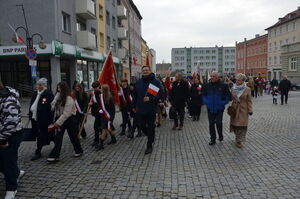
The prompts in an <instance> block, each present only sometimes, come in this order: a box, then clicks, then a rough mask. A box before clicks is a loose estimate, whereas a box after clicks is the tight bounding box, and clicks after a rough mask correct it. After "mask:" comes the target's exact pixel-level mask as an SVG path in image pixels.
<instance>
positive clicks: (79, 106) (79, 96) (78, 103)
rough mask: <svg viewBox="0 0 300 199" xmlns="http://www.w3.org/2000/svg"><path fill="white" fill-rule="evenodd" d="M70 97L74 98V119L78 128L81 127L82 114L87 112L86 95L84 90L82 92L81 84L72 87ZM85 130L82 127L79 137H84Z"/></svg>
mask: <svg viewBox="0 0 300 199" xmlns="http://www.w3.org/2000/svg"><path fill="white" fill-rule="evenodd" d="M72 97H73V98H74V100H75V107H76V115H75V117H76V121H77V124H78V126H79V130H80V128H81V125H82V122H83V118H84V115H85V114H86V112H87V106H88V100H89V99H88V96H87V94H86V92H84V90H83V87H82V85H81V84H79V83H77V84H76V85H75V87H74V91H73V93H72ZM86 136H87V135H86V131H85V129H84V127H83V129H82V132H81V137H82V138H86Z"/></svg>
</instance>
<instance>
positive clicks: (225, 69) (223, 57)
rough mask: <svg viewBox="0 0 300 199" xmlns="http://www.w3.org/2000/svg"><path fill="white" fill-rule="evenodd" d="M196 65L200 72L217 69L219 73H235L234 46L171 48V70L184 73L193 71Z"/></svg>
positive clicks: (189, 73)
mask: <svg viewBox="0 0 300 199" xmlns="http://www.w3.org/2000/svg"><path fill="white" fill-rule="evenodd" d="M197 66H199V67H200V72H201V73H202V74H204V73H206V72H212V71H218V72H219V73H220V74H222V75H225V74H228V75H229V74H234V73H235V47H223V46H222V47H218V46H216V47H195V48H192V47H191V48H173V49H172V71H176V70H177V71H182V72H183V73H185V74H186V75H191V74H193V72H195V70H196V68H197Z"/></svg>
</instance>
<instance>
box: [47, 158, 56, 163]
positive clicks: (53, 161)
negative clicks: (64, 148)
mask: <svg viewBox="0 0 300 199" xmlns="http://www.w3.org/2000/svg"><path fill="white" fill-rule="evenodd" d="M58 161H59V158H47V162H49V163H55V162H58Z"/></svg>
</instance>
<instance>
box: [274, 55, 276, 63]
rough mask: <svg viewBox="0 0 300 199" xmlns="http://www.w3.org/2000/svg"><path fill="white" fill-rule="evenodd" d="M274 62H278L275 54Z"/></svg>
mask: <svg viewBox="0 0 300 199" xmlns="http://www.w3.org/2000/svg"><path fill="white" fill-rule="evenodd" d="M274 64H277V57H276V56H274Z"/></svg>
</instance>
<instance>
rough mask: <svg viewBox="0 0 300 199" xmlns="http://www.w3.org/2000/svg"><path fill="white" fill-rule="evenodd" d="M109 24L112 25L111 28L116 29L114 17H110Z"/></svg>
mask: <svg viewBox="0 0 300 199" xmlns="http://www.w3.org/2000/svg"><path fill="white" fill-rule="evenodd" d="M111 23H112V28H113V29H116V18H115V17H114V16H113V17H112V21H111Z"/></svg>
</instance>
